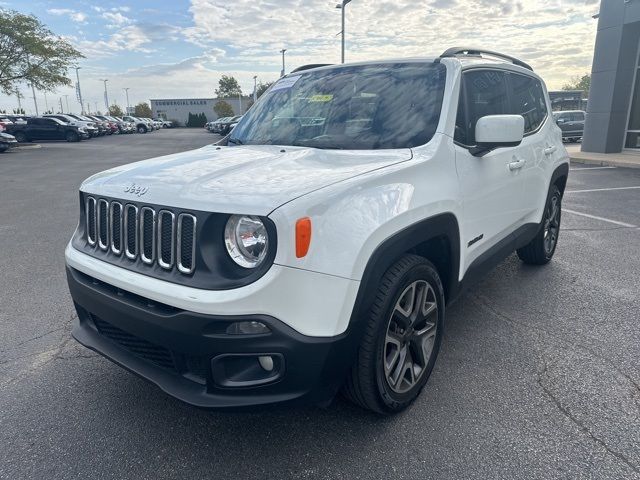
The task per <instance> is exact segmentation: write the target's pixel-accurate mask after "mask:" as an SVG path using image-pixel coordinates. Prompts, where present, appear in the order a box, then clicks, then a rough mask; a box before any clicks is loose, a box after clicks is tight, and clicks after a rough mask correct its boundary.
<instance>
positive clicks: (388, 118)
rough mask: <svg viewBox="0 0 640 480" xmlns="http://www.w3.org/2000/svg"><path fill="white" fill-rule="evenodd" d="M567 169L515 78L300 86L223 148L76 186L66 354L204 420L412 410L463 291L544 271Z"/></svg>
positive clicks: (525, 71)
mask: <svg viewBox="0 0 640 480" xmlns="http://www.w3.org/2000/svg"><path fill="white" fill-rule="evenodd" d="M568 162H569V160H568V155H567V153H566V150H565V149H564V147H563V144H562V137H561V131H560V129H559V128H558V126H557V125H556V123H555V122H554V121H553V117H552V115H551V104H550V101H549V98H548V94H547V91H546V87H545V84H544V82H543V81H542V79H541V78H540V77H539V76H537V75H536V74H535V73H533V71H532V69H531V67H529V66H528V65H527V64H525V63H524V62H522V61H520V60H518V59H515V58H512V57H509V56H506V55H502V54H499V53H496V52H488V51H479V50H473V49H467V48H455V49H450V50H447V51H446V52H445V53H444V54H443V55H441V56H440V57H437V58H435V59H433V58H432V59H400V60H389V61H381V62H364V63H355V64H345V65H338V66H332V65H324V66H322V65H321V66H318V65H313V66H309V67H302V68H299V69H297V70H295V71H294V72H292V73H290V74H289V75H287V76H286V77H284V78H282V79H280V80H279V81H278V82H276V83H275V84H274V85H273V86H272V87H271V88H270V89H269V90H268V91H267V93H265V94H264V95H263V96H262V97H261V98H260V99H259V101H258V102H257V103H256V104H255V105H254V106H253V107H252V108H251V109H250V110H249V111H248V112H247V114H246V115H245V116H244V117H243V118H242V120H241V121H240V123H239V124H238V125H237V126H236V128H235V129H234V130H233V131H232V132H231V133H230V134H229V135H228V136H227V137H226V138H224V139H223V140H222V141H221V142H219V144H217V145H210V146H206V147H204V148H200V149H198V150H194V151H190V152H184V153H179V154H175V155H168V156H165V157H160V158H154V159H150V160H146V161H142V162H137V163H132V164H129V165H125V166H120V167H117V168H114V169H111V170H108V171H106V172H102V173H99V174H97V175H94V176H92V177H90V178H89V179H87V180H86V181H85V182H84V183H83V184H82V186H81V187H80V221H79V224H78V228H77V230H76V232H75V234H74V235H73V238H72V240H71V242H70V243H69V245H68V247H67V249H66V263H67V273H68V280H69V287H70V290H71V295H72V297H73V300H74V303H75V307H76V310H77V313H78V322H77V324H76V325H75V326H74V329H73V336H74V337H75V338H76V339H77V340H78V341H79V342H80V343H82V344H83V345H85V346H87V347H88V348H90V349H92V350H95V351H97V352H99V353H101V354H102V355H104V356H105V357H107V358H109V359H111V360H112V361H114V362H115V363H117V364H119V365H121V366H123V367H124V368H126V369H128V370H130V371H131V372H134V373H136V374H138V375H140V376H142V377H144V378H146V379H148V380H150V381H151V382H153V383H155V384H156V385H158V386H159V387H160V388H161V389H162V390H164V391H165V392H167V393H169V394H170V395H173V396H174V397H177V398H179V399H181V400H183V401H185V402H188V403H190V404H192V405H197V406H200V407H209V408H238V407H246V406H255V405H264V404H280V405H291V404H300V403H314V404H326V403H327V402H329V401H330V400H331V399H332V398H333V397H334V395H335V394H336V393H337V392H339V391H342V392H343V393H344V394H345V395H346V396H347V397H348V398H349V399H351V400H352V401H354V402H355V403H357V404H359V405H361V406H362V407H364V408H367V409H370V410H373V411H376V412H380V413H393V412H397V411H400V410H402V409H403V408H405V407H407V406H408V405H409V404H410V403H411V402H412V401H413V400H414V399H415V398H416V397H417V395H418V394H419V393H420V391H421V390H422V388H423V387H424V386H425V384H426V382H427V380H428V378H429V375H430V374H431V371H432V369H433V367H434V363H435V361H436V357H437V355H438V350H439V348H440V344H441V342H442V337H443V329H444V327H445V311H446V308H447V305H448V304H449V303H450V302H452V301H453V300H454V299H455V298H456V296H457V295H458V294H459V293H460V292H461V290H462V289H463V288H464V287H465V286H467V285H469V284H470V283H471V282H473V281H474V280H476V279H478V278H479V277H480V276H481V275H482V274H483V273H485V272H487V271H488V270H489V269H491V268H492V267H493V266H495V265H496V264H497V263H498V262H500V261H501V260H502V259H504V258H505V257H506V256H507V255H509V254H511V253H512V252H513V251H516V252H517V254H518V256H519V257H520V259H521V260H522V261H523V262H525V263H528V264H534V265H543V264H545V263H547V262H549V260H551V258H552V256H553V254H554V251H555V249H556V245H557V242H558V234H559V229H560V214H561V201H562V195H563V192H564V188H565V185H566V182H567V175H568V171H569V169H568V165H569V163H568Z"/></svg>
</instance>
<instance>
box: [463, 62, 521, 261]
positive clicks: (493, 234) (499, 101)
mask: <svg viewBox="0 0 640 480" xmlns="http://www.w3.org/2000/svg"><path fill="white" fill-rule="evenodd" d="M510 110H511V107H510V102H509V83H508V73H507V72H506V71H503V70H497V69H495V70H494V69H472V70H468V71H466V72H464V73H463V76H462V86H461V95H460V100H459V105H458V114H457V118H456V130H455V135H454V140H455V150H456V168H457V171H458V178H459V183H460V190H461V193H462V201H463V219H462V220H463V221H462V223H463V225H462V235H463V248H466V249H467V254H466V255H465V256H464V258H465V270H466V269H467V268H468V267H469V265H470V264H471V263H472V262H473V261H474V260H475V259H476V258H478V257H479V256H480V255H482V254H483V253H485V252H486V251H487V250H488V249H489V248H491V247H492V246H494V245H496V244H498V243H502V242H508V241H509V238H508V237H509V236H510V234H511V232H513V231H514V230H515V229H516V228H517V227H518V226H520V224H521V223H522V218H523V216H524V213H523V209H524V201H523V198H522V190H523V182H522V179H521V176H520V169H519V168H518V167H517V166H518V165H522V161H523V160H526V159H525V158H523V157H522V155H521V153H520V150H519V147H508V148H498V149H495V150H493V151H491V152H489V153H487V154H486V155H484V156H483V157H476V156H473V155H472V154H471V153H470V151H469V148H470V147H472V146H474V145H475V126H476V123H477V121H478V120H479V119H480V118H481V117H484V116H487V115H502V114H508V113H510Z"/></svg>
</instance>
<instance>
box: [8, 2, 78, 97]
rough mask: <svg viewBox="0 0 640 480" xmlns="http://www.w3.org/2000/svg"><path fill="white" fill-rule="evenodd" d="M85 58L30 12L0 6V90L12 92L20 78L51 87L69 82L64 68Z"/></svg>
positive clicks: (44, 86)
mask: <svg viewBox="0 0 640 480" xmlns="http://www.w3.org/2000/svg"><path fill="white" fill-rule="evenodd" d="M80 58H84V55H82V54H81V53H80V52H79V51H77V50H76V49H75V48H73V47H72V46H71V44H70V43H69V42H68V41H66V40H64V39H62V38H60V37H57V36H55V35H54V34H53V32H52V31H51V30H49V29H48V28H47V27H46V26H45V25H44V24H43V23H41V22H40V21H39V20H38V19H37V18H36V17H34V16H33V15H23V14H21V13H18V12H16V11H14V10H0V91H1V92H3V93H5V94H7V95H10V94H13V93H15V91H16V89H17V88H18V86H19V85H20V83H22V82H27V83H30V84H31V85H33V86H34V87H35V88H36V89H38V90H44V91H52V90H54V89H55V88H56V87H62V86H70V85H72V83H71V79H70V78H68V77H67V76H66V75H67V70H68V69H69V67H70V66H72V65H73V64H75V63H76V61H77V60H78V59H80Z"/></svg>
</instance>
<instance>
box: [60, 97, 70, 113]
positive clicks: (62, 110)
mask: <svg viewBox="0 0 640 480" xmlns="http://www.w3.org/2000/svg"><path fill="white" fill-rule="evenodd" d="M60 113H64V108H62V97H60ZM67 113H69V112H67Z"/></svg>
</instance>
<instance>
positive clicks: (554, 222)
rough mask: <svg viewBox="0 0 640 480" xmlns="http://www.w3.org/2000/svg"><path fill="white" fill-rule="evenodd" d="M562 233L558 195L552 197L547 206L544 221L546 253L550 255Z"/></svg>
mask: <svg viewBox="0 0 640 480" xmlns="http://www.w3.org/2000/svg"><path fill="white" fill-rule="evenodd" d="M559 231H560V199H559V198H558V196H557V195H554V196H553V197H551V201H550V202H549V205H548V206H547V211H546V212H545V221H544V251H545V253H546V254H547V255H550V254H551V253H552V252H553V250H554V248H555V246H556V243H557V241H558V232H559Z"/></svg>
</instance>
